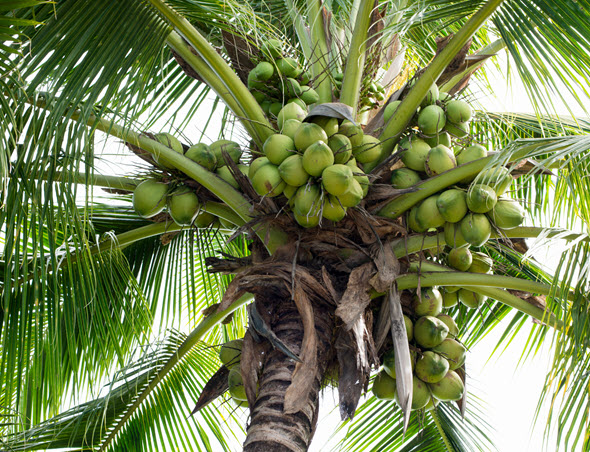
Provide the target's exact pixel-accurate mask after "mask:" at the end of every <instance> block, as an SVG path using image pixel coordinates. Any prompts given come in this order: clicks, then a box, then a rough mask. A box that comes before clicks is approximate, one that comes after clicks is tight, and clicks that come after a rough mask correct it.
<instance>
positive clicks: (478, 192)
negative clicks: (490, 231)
mask: <svg viewBox="0 0 590 452" xmlns="http://www.w3.org/2000/svg"><path fill="white" fill-rule="evenodd" d="M497 202H498V196H497V195H496V192H495V191H494V189H493V188H492V187H490V186H488V185H484V184H474V185H472V186H471V187H469V191H468V193H467V207H469V210H471V211H472V212H475V213H486V212H489V211H490V210H492V209H493V208H494V206H495V205H496V203H497Z"/></svg>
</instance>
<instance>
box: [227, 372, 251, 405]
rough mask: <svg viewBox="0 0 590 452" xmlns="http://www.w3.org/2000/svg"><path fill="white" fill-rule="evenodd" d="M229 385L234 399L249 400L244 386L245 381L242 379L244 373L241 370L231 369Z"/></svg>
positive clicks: (228, 378) (228, 379)
mask: <svg viewBox="0 0 590 452" xmlns="http://www.w3.org/2000/svg"><path fill="white" fill-rule="evenodd" d="M227 382H228V385H229V393H230V394H231V396H232V397H233V398H234V399H237V400H242V401H244V400H248V399H247V397H246V389H245V388H244V382H243V380H242V374H241V373H240V371H239V370H236V369H232V370H230V371H229V375H228V377H227Z"/></svg>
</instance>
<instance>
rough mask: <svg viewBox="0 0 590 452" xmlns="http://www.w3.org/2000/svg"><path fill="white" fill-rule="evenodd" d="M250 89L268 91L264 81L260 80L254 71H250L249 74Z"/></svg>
mask: <svg viewBox="0 0 590 452" xmlns="http://www.w3.org/2000/svg"><path fill="white" fill-rule="evenodd" d="M247 84H248V89H249V90H250V91H253V90H260V91H264V90H265V89H266V84H265V83H264V82H263V81H262V80H258V75H257V74H256V72H254V71H250V72H249V73H248V81H247Z"/></svg>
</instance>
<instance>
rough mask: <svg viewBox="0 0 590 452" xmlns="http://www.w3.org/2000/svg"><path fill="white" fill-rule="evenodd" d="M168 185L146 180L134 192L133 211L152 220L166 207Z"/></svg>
mask: <svg viewBox="0 0 590 452" xmlns="http://www.w3.org/2000/svg"><path fill="white" fill-rule="evenodd" d="M167 193H168V185H166V184H163V183H161V182H157V181H155V180H154V179H146V180H144V181H143V182H141V183H140V184H139V185H138V186H137V187H135V190H133V209H134V210H135V212H136V213H137V215H139V216H140V217H143V218H151V217H153V216H154V215H157V214H159V213H160V212H161V211H162V210H164V207H166V194H167Z"/></svg>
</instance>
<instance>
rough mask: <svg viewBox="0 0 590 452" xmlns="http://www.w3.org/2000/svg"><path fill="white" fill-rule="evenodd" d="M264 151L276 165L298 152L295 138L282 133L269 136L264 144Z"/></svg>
mask: <svg viewBox="0 0 590 452" xmlns="http://www.w3.org/2000/svg"><path fill="white" fill-rule="evenodd" d="M262 151H263V152H264V155H266V157H267V158H268V160H269V161H270V162H271V163H273V164H275V165H280V164H281V163H283V160H285V159H286V158H287V157H290V156H291V155H294V154H295V153H296V151H295V144H294V142H293V140H292V139H291V138H289V137H288V136H287V135H282V134H280V133H275V134H273V135H271V136H269V137H268V138H267V139H266V141H265V142H264V144H263V145H262Z"/></svg>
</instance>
